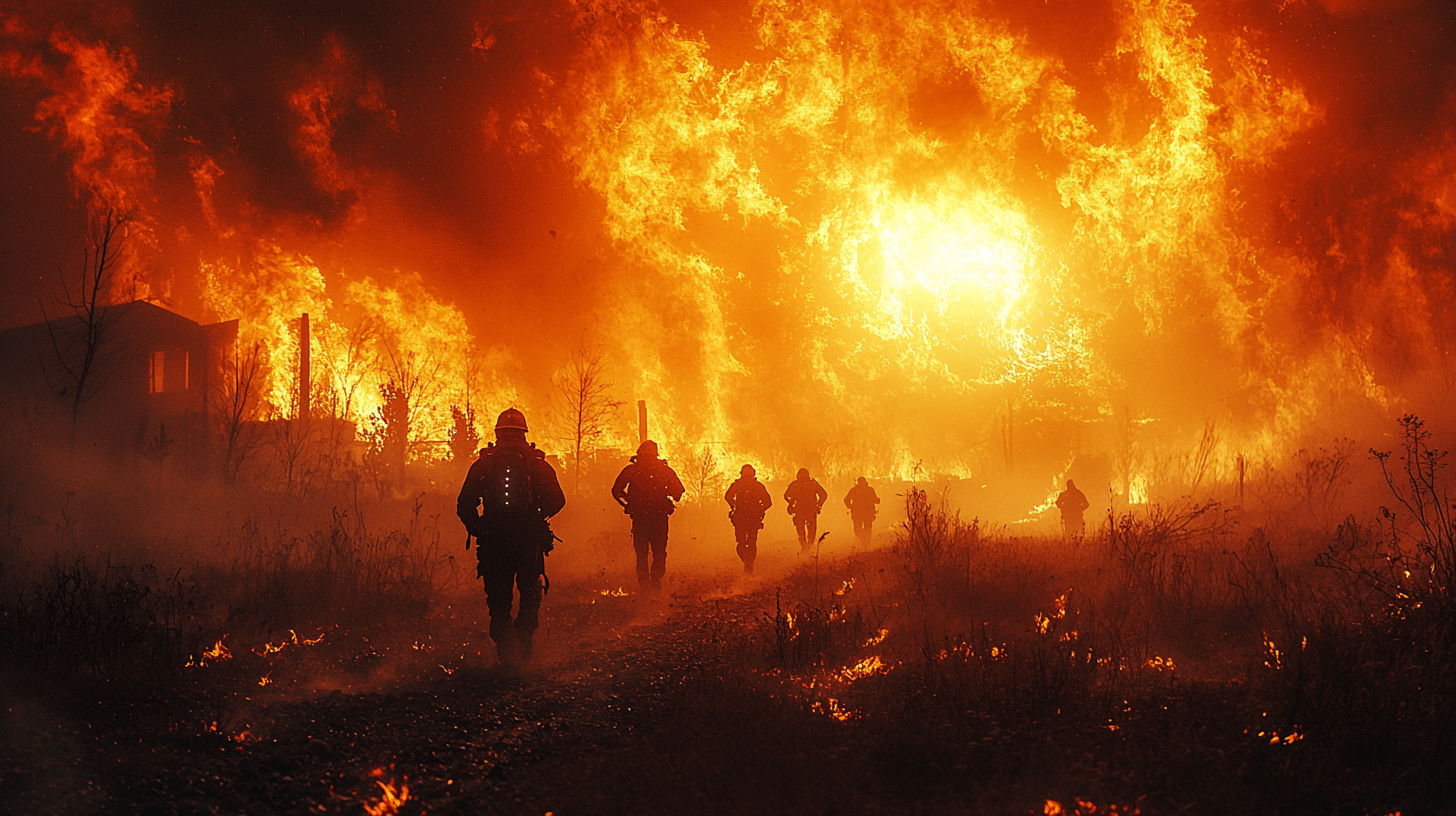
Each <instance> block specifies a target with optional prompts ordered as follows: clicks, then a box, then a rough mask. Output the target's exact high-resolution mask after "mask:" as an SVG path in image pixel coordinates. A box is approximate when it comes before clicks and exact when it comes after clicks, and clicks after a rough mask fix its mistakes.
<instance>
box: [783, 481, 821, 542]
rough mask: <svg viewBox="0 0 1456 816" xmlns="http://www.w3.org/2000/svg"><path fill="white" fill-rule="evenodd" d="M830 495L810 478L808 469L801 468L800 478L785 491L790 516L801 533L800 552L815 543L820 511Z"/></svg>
mask: <svg viewBox="0 0 1456 816" xmlns="http://www.w3.org/2000/svg"><path fill="white" fill-rule="evenodd" d="M828 498H829V494H828V493H826V492H825V491H824V486H823V485H821V484H819V483H818V482H816V481H814V480H813V479H811V478H809V469H808V468H799V474H798V478H796V479H794V481H792V482H790V483H789V486H788V488H787V489H786V490H784V501H785V502H786V503H787V504H788V505H789V507H788V510H789V515H791V516H793V517H794V528H795V529H796V530H798V531H799V552H804V551H806V550H808V549H809V547H810V546H811V545H812V544H813V543H814V540H815V538H816V537H817V534H818V532H819V511H820V510H822V509H824V501H825V500H826V499H828Z"/></svg>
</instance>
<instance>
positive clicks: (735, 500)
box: [723, 465, 773, 575]
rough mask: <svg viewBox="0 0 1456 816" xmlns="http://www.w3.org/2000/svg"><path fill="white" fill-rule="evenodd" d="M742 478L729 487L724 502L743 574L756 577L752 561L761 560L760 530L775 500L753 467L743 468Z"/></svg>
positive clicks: (740, 472) (746, 466)
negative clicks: (764, 517)
mask: <svg viewBox="0 0 1456 816" xmlns="http://www.w3.org/2000/svg"><path fill="white" fill-rule="evenodd" d="M739 474H740V475H739V477H738V479H737V480H736V481H734V482H733V484H731V485H729V486H728V492H727V493H725V494H723V500H724V501H726V502H728V521H729V523H731V524H732V525H733V537H734V538H735V539H736V540H737V541H738V557H739V558H741V559H743V571H744V572H745V573H747V574H749V575H752V574H753V562H754V560H755V559H756V558H758V531H759V530H762V529H763V516H764V514H765V513H767V512H768V509H769V508H770V507H773V497H772V496H769V494H768V488H766V487H764V486H763V482H760V481H759V480H758V473H757V471H755V470H754V469H753V465H744V466H743V468H742V470H740V471H739Z"/></svg>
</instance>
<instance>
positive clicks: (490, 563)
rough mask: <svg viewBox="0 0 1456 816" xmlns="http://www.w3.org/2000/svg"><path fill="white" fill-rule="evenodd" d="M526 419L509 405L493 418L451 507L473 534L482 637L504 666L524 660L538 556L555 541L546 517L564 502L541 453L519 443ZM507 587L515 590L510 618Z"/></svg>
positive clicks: (541, 570)
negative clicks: (485, 617) (485, 616)
mask: <svg viewBox="0 0 1456 816" xmlns="http://www.w3.org/2000/svg"><path fill="white" fill-rule="evenodd" d="M526 431H527V428H526V416H525V415H524V414H522V413H521V412H520V411H517V410H516V409H515V408H507V409H506V410H504V411H502V412H501V414H500V417H499V418H498V419H497V420H496V423H495V438H496V441H495V442H494V443H493V444H491V445H489V446H487V447H485V448H483V449H482V450H481V451H480V458H478V459H476V460H475V462H474V463H472V464H471V465H470V472H469V473H468V474H467V475H466V477H465V484H464V485H462V486H461V488H460V497H459V499H457V500H456V502H455V512H456V514H457V515H459V516H460V521H461V522H463V523H464V524H465V529H466V531H467V533H468V535H467V536H466V539H465V547H466V549H469V547H470V539H471V537H474V538H475V540H476V542H477V546H476V548H475V555H476V560H477V566H476V574H477V575H479V576H480V578H481V579H482V580H484V582H485V603H486V606H487V607H488V608H489V609H490V639H491V640H493V641H495V646H496V654H497V656H498V657H499V659H500V662H501V663H502V664H503V665H506V666H512V665H515V664H516V663H517V662H520V661H527V660H530V659H531V650H532V643H531V639H532V637H533V636H534V634H535V632H536V627H537V626H538V624H539V622H540V611H541V596H542V594H543V593H544V589H543V587H542V582H543V580H544V576H545V574H546V558H545V556H546V554H547V553H549V552H551V550H552V549H553V548H554V546H555V540H556V537H555V535H554V534H553V533H552V532H551V524H550V518H551V517H552V516H554V515H556V514H557V513H559V512H561V508H563V507H565V506H566V496H565V495H564V494H562V492H561V485H560V483H559V482H557V481H556V471H555V470H554V469H552V467H551V465H550V464H548V463H547V462H546V454H545V453H544V452H542V451H540V450H537V449H536V446H535V445H533V444H531V443H529V442H527V441H526ZM513 589H519V590H520V595H521V603H520V610H519V612H518V613H517V615H516V619H515V621H514V623H513V622H512V621H511V602H512V600H513V598H512V594H513Z"/></svg>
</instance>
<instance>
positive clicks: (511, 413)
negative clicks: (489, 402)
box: [495, 408, 530, 433]
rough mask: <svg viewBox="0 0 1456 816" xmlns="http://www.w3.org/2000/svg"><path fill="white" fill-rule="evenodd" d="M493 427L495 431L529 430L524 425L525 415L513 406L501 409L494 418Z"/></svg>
mask: <svg viewBox="0 0 1456 816" xmlns="http://www.w3.org/2000/svg"><path fill="white" fill-rule="evenodd" d="M495 429H496V430H497V431H504V430H512V431H520V432H522V433H525V432H526V431H528V430H530V429H529V428H527V427H526V415H525V414H523V413H521V412H520V411H517V410H516V409H515V408H507V409H505V410H504V411H501V413H500V416H499V417H498V418H496V421H495Z"/></svg>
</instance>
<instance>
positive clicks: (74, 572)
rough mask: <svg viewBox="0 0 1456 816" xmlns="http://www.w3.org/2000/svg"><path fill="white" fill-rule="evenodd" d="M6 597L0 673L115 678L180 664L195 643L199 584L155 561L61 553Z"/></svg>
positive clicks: (56, 679) (0, 603)
mask: <svg viewBox="0 0 1456 816" xmlns="http://www.w3.org/2000/svg"><path fill="white" fill-rule="evenodd" d="M7 590H8V591H7V594H6V596H5V598H4V599H3V600H0V673H4V674H7V675H25V676H29V677H32V678H46V681H47V682H52V683H64V682H65V681H66V680H68V679H71V678H100V679H112V678H116V677H119V676H122V675H125V674H135V673H142V674H151V673H152V672H153V670H155V669H158V668H162V667H174V668H175V667H178V666H180V665H181V664H182V662H183V660H184V659H185V657H186V655H187V654H189V653H190V652H191V651H192V650H194V649H195V646H196V644H197V641H198V636H199V634H200V620H199V615H200V613H202V612H203V611H204V610H205V604H204V603H203V602H202V598H201V595H200V593H198V592H197V591H196V588H195V587H193V586H191V585H190V584H188V583H187V582H185V581H183V580H181V579H180V577H179V575H176V574H174V575H172V576H170V577H165V578H164V577H162V576H160V575H158V574H157V570H156V568H154V567H150V566H144V567H139V568H133V567H129V566H125V565H114V564H112V563H111V562H110V561H109V559H104V558H103V559H101V560H99V561H96V560H92V559H88V558H86V557H78V558H75V559H72V560H70V561H62V560H60V559H59V558H58V559H57V560H56V561H54V562H53V563H51V564H50V565H49V566H48V567H47V568H45V569H44V570H43V571H42V573H41V576H40V577H39V578H37V579H35V580H33V581H31V582H29V584H28V585H27V584H24V583H20V584H18V585H17V584H12V585H11V586H9V587H7Z"/></svg>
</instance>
